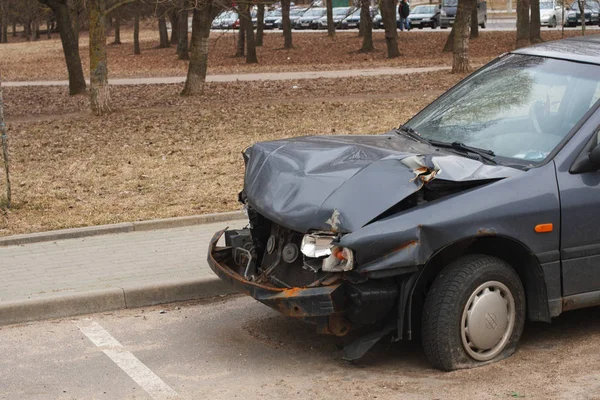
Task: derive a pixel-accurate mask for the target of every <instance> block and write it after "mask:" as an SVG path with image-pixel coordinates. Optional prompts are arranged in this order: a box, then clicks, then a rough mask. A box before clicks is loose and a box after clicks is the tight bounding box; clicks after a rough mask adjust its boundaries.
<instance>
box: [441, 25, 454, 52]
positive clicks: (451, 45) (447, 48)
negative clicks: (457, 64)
mask: <svg viewBox="0 0 600 400" xmlns="http://www.w3.org/2000/svg"><path fill="white" fill-rule="evenodd" d="M455 29H456V24H453V25H452V29H451V30H450V34H449V35H448V38H447V39H446V44H445V45H444V50H442V51H443V52H444V53H451V52H452V51H453V50H454V36H455Z"/></svg>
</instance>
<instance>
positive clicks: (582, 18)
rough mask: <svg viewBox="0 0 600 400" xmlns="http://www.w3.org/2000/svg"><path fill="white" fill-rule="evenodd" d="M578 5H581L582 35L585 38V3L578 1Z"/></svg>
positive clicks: (582, 0) (581, 0)
mask: <svg viewBox="0 0 600 400" xmlns="http://www.w3.org/2000/svg"><path fill="white" fill-rule="evenodd" d="M577 4H578V5H579V15H581V34H582V35H583V36H585V1H584V0H578V1H577Z"/></svg>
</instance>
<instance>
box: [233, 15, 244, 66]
mask: <svg viewBox="0 0 600 400" xmlns="http://www.w3.org/2000/svg"><path fill="white" fill-rule="evenodd" d="M238 17H239V18H240V29H239V31H238V42H237V47H236V51H235V56H236V57H244V55H245V53H244V46H245V45H246V41H245V39H246V31H245V30H244V29H243V26H242V24H243V21H242V16H241V15H240V14H238Z"/></svg>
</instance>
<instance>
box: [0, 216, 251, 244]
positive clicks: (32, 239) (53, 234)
mask: <svg viewBox="0 0 600 400" xmlns="http://www.w3.org/2000/svg"><path fill="white" fill-rule="evenodd" d="M244 218H246V215H245V214H244V213H243V212H242V211H230V212H224V213H214V214H201V215H191V216H187V217H174V218H164V219H153V220H149V221H137V222H123V223H120V224H111V225H98V226H87V227H83V228H72V229H60V230H56V231H48V232H38V233H28V234H23V235H13V236H7V237H3V238H0V247H4V246H15V245H22V244H28V243H38V242H51V241H55V240H62V239H76V238H82V237H88V236H99V235H109V234H113V233H128V232H138V231H140V232H142V231H151V230H156V229H169V228H180V227H185V226H192V225H202V224H210V223H212V222H224V221H233V220H236V219H244Z"/></svg>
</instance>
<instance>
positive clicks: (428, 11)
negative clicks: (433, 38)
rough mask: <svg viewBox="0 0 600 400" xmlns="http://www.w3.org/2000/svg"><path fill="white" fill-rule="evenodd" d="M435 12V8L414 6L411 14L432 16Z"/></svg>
mask: <svg viewBox="0 0 600 400" xmlns="http://www.w3.org/2000/svg"><path fill="white" fill-rule="evenodd" d="M434 12H435V6H416V7H415V8H414V9H413V11H412V13H413V14H433V13H434Z"/></svg>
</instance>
